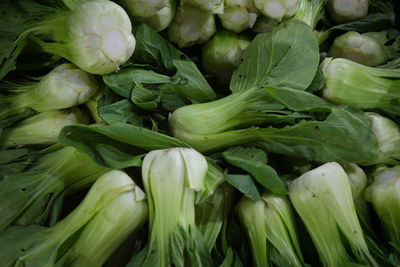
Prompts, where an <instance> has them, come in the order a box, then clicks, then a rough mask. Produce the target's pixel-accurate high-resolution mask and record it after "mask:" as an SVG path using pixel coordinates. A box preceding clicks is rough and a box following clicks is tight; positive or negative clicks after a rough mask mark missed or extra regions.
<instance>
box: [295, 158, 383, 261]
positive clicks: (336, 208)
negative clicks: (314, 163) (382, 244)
mask: <svg viewBox="0 0 400 267" xmlns="http://www.w3.org/2000/svg"><path fill="white" fill-rule="evenodd" d="M289 196H290V200H291V202H292V204H293V206H294V207H295V209H296V211H297V213H298V214H299V215H300V218H301V219H302V221H303V222H304V224H305V226H306V228H307V230H308V232H309V233H310V235H311V238H312V240H313V242H314V244H315V246H316V248H317V250H318V253H319V256H320V260H321V262H322V264H323V265H325V266H352V265H354V264H367V265H372V266H374V265H376V263H375V261H374V259H373V258H372V256H371V255H370V252H369V250H368V246H367V243H366V241H365V239H364V235H363V230H362V228H361V225H360V222H359V220H358V218H357V213H356V209H355V206H354V202H353V198H352V190H351V186H350V182H349V178H348V177H347V175H346V173H345V171H344V170H343V168H342V167H341V166H340V165H339V164H337V163H334V162H333V163H332V162H331V163H326V164H324V165H322V166H320V167H318V168H316V169H314V170H311V171H309V172H306V173H305V174H303V175H301V176H300V177H298V178H297V179H295V180H294V181H293V182H292V183H291V185H290V188H289ZM348 248H350V250H351V251H348V250H347V249H348ZM351 255H354V257H353V256H351Z"/></svg>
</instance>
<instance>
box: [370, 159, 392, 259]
mask: <svg viewBox="0 0 400 267" xmlns="http://www.w3.org/2000/svg"><path fill="white" fill-rule="evenodd" d="M366 199H367V200H368V201H369V202H371V203H372V205H373V207H374V209H375V212H376V213H377V214H378V216H379V219H380V221H381V223H382V226H383V230H384V232H385V234H387V236H388V237H389V239H390V245H391V246H392V248H393V251H394V252H395V253H399V252H400V234H399V233H400V232H399V230H400V218H399V215H400V166H395V167H392V168H384V169H381V170H380V171H378V172H377V173H376V174H375V175H374V177H373V183H372V184H371V185H370V186H369V187H368V188H367V190H366Z"/></svg>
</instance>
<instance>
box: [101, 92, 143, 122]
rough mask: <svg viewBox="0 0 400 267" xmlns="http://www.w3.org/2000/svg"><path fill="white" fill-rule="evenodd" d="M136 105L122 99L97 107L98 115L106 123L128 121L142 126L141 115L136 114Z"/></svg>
mask: <svg viewBox="0 0 400 267" xmlns="http://www.w3.org/2000/svg"><path fill="white" fill-rule="evenodd" d="M137 109H138V108H137V107H136V106H135V105H133V104H132V103H130V102H129V100H128V99H124V100H121V101H118V102H115V103H112V104H110V105H105V106H101V107H100V108H99V115H100V117H101V118H102V119H103V120H104V121H105V122H106V123H108V124H114V123H130V124H133V125H136V126H138V127H142V126H143V117H141V116H139V115H137V114H136V112H137Z"/></svg>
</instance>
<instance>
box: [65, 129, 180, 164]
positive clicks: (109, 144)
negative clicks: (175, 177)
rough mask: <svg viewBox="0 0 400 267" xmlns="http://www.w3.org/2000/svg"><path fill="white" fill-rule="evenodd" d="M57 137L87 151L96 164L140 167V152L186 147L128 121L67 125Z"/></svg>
mask: <svg viewBox="0 0 400 267" xmlns="http://www.w3.org/2000/svg"><path fill="white" fill-rule="evenodd" d="M59 139H60V142H61V143H62V144H64V145H66V146H73V147H75V148H76V149H77V150H78V151H80V152H83V153H86V154H87V155H88V156H89V157H90V158H91V159H92V160H94V161H95V162H97V163H98V164H100V165H102V166H105V167H111V168H119V169H120V168H127V167H132V166H135V167H140V166H141V164H142V162H141V158H142V157H143V155H144V154H146V153H147V152H149V151H152V150H157V149H167V148H171V147H188V145H186V144H185V143H184V142H182V141H179V140H177V139H175V138H173V137H170V136H167V135H164V134H161V133H157V132H155V131H151V130H149V129H145V128H141V127H138V126H134V125H131V124H128V123H115V124H112V125H110V126H102V125H98V126H84V125H72V126H67V127H64V129H63V130H62V131H61V133H60V136H59Z"/></svg>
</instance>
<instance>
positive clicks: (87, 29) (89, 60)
mask: <svg viewBox="0 0 400 267" xmlns="http://www.w3.org/2000/svg"><path fill="white" fill-rule="evenodd" d="M7 3H8V4H9V5H12V4H11V3H10V1H6V3H5V4H7ZM15 4H20V6H21V7H22V11H23V12H24V16H25V18H24V20H25V21H23V20H22V22H19V21H16V23H18V22H19V24H22V25H17V26H15V27H16V28H18V29H19V30H20V32H19V34H17V38H18V39H17V41H16V42H14V43H13V44H12V46H14V48H15V47H16V46H17V47H18V45H21V44H23V42H25V41H27V39H28V38H29V37H31V38H33V39H34V40H35V42H36V43H37V44H39V46H40V47H41V49H42V50H44V51H45V52H48V53H51V54H54V55H58V56H61V57H63V58H66V59H67V60H69V61H70V62H72V63H74V64H75V65H76V66H78V67H79V68H81V69H83V70H84V71H87V72H89V73H93V74H107V73H112V72H115V71H117V70H118V69H119V68H120V65H121V64H123V63H125V62H126V61H127V60H128V59H129V58H130V57H131V55H132V53H133V51H134V49H135V38H134V36H133V34H132V25H131V21H130V20H129V17H128V15H127V13H126V12H125V10H124V9H123V8H122V7H120V6H119V5H117V4H116V3H114V2H112V1H108V0H86V1H85V0H79V1H75V0H61V1H54V2H53V3H52V4H48V5H44V4H39V3H36V2H33V1H30V0H19V1H16V3H14V4H13V5H15ZM13 52H14V49H13V48H12V47H10V51H9V53H10V54H12V53H13ZM14 53H15V52H14ZM17 56H18V55H15V56H14V57H10V58H8V59H5V60H8V61H10V62H9V63H8V64H4V65H3V66H5V67H7V66H8V65H10V64H13V63H15V60H16V57H17ZM9 70H12V69H8V71H9ZM2 71H7V70H2Z"/></svg>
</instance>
